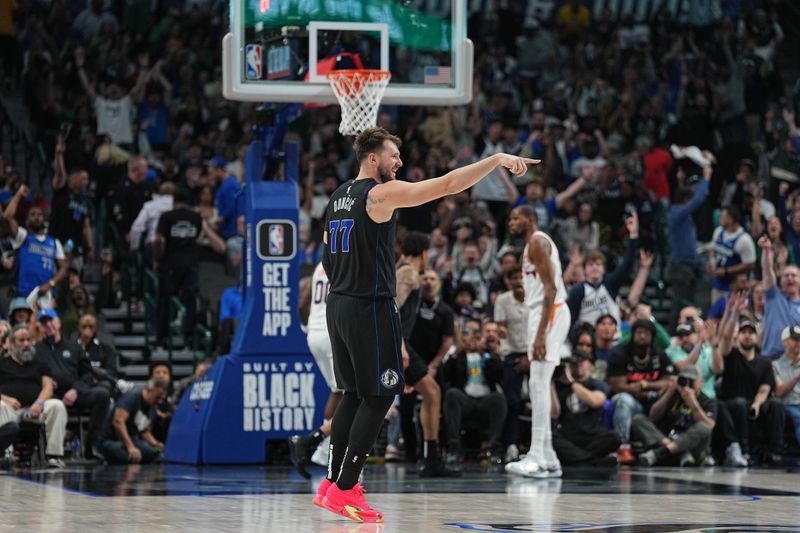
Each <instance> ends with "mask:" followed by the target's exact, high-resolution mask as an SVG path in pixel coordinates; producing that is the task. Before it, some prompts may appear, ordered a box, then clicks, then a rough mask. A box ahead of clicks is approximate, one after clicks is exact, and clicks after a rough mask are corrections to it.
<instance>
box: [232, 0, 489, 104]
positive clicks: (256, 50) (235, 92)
mask: <svg viewBox="0 0 800 533" xmlns="http://www.w3.org/2000/svg"><path fill="white" fill-rule="evenodd" d="M466 2H467V0H231V4H230V5H231V17H230V20H231V31H230V33H228V34H227V35H226V36H225V37H224V38H223V41H222V45H223V46H222V51H223V75H222V78H223V92H224V95H225V97H226V98H228V99H231V100H243V101H260V102H319V103H336V97H335V96H334V94H333V91H332V90H331V88H330V85H329V83H328V81H327V79H326V78H325V74H327V72H329V71H330V70H336V69H345V68H364V69H379V70H388V71H390V72H391V73H392V78H391V81H390V82H389V86H388V88H387V89H386V93H385V95H384V98H383V103H385V104H398V105H457V104H464V103H467V102H469V101H470V100H471V98H472V64H473V51H472V43H471V42H470V41H469V40H468V39H467V27H466V23H467V22H466V16H467V12H466Z"/></svg>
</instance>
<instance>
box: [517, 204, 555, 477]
mask: <svg viewBox="0 0 800 533" xmlns="http://www.w3.org/2000/svg"><path fill="white" fill-rule="evenodd" d="M508 229H509V231H510V232H511V234H512V235H514V236H515V237H521V238H522V240H523V242H524V243H525V250H524V252H523V254H522V275H523V284H524V287H525V305H526V306H528V307H529V308H530V314H529V315H528V350H529V351H528V358H529V359H530V360H531V368H530V378H529V387H528V388H529V389H530V397H531V404H532V407H533V413H532V416H531V447H530V450H529V451H528V454H527V455H526V456H525V457H524V458H523V459H521V460H519V461H515V462H512V463H508V464H507V465H506V472H510V473H512V474H517V475H522V476H528V477H535V478H548V477H561V463H559V461H558V457H556V452H555V451H554V450H553V434H552V429H551V426H550V404H551V396H550V381H551V379H552V377H553V371H554V370H555V368H556V366H558V364H559V363H560V361H561V349H562V347H563V346H564V342H565V341H566V339H567V334H568V333H569V324H570V313H569V308H568V307H567V304H566V298H567V290H566V288H565V287H564V281H563V279H562V278H561V261H560V259H559V257H558V249H557V248H556V245H555V243H553V240H552V239H551V238H550V236H549V235H547V234H546V233H544V232H542V231H538V227H537V221H536V211H534V209H533V208H532V207H530V206H527V205H525V206H520V207H517V208H515V209H514V210H512V211H511V216H510V217H509V221H508Z"/></svg>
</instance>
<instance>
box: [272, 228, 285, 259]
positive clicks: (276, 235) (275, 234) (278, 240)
mask: <svg viewBox="0 0 800 533" xmlns="http://www.w3.org/2000/svg"><path fill="white" fill-rule="evenodd" d="M269 255H283V226H281V225H280V224H273V225H271V226H270V227H269Z"/></svg>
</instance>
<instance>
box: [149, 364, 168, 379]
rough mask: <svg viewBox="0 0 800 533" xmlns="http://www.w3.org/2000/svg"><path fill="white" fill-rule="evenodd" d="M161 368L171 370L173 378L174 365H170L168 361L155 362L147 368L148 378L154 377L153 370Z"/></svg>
mask: <svg viewBox="0 0 800 533" xmlns="http://www.w3.org/2000/svg"><path fill="white" fill-rule="evenodd" d="M159 366H165V367H167V370H169V376H170V378H171V377H172V365H171V364H169V363H168V362H167V361H153V362H151V363H150V364H149V365H148V367H147V375H148V376H152V375H153V370H155V368H156V367H159Z"/></svg>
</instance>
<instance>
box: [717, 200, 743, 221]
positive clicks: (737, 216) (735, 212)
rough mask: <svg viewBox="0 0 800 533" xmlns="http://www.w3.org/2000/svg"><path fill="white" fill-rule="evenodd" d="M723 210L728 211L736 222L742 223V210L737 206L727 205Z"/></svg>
mask: <svg viewBox="0 0 800 533" xmlns="http://www.w3.org/2000/svg"><path fill="white" fill-rule="evenodd" d="M722 210H723V211H725V212H726V213H728V216H729V217H731V218H732V219H733V221H734V222H736V223H737V224H739V225H741V224H742V211H741V210H740V209H739V208H738V207H737V206H735V205H726V206H725V207H723V208H722Z"/></svg>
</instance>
